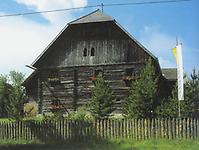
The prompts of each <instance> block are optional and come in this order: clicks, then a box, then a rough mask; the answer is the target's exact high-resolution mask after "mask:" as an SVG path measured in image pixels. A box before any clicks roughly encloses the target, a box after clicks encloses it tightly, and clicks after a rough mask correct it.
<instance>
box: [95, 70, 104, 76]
mask: <svg viewBox="0 0 199 150" xmlns="http://www.w3.org/2000/svg"><path fill="white" fill-rule="evenodd" d="M98 75H100V76H103V71H102V69H97V70H95V72H94V76H95V77H97V76H98Z"/></svg>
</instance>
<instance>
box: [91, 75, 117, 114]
mask: <svg viewBox="0 0 199 150" xmlns="http://www.w3.org/2000/svg"><path fill="white" fill-rule="evenodd" d="M114 99H115V98H114V96H113V92H112V91H111V90H110V88H109V86H108V85H107V83H106V82H105V80H104V78H103V76H102V75H98V76H97V78H96V81H95V87H94V88H93V89H92V97H91V101H90V103H89V107H90V111H91V114H92V115H93V116H94V117H96V118H103V117H107V116H108V115H109V114H110V113H111V112H112V111H113V101H114Z"/></svg>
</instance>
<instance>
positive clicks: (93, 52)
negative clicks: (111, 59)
mask: <svg viewBox="0 0 199 150" xmlns="http://www.w3.org/2000/svg"><path fill="white" fill-rule="evenodd" d="M91 56H95V49H94V48H93V47H92V48H91Z"/></svg>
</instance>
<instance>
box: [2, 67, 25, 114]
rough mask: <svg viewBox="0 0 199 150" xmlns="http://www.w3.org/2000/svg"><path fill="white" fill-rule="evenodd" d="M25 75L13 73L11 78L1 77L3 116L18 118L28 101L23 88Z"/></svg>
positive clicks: (10, 75)
mask: <svg viewBox="0 0 199 150" xmlns="http://www.w3.org/2000/svg"><path fill="white" fill-rule="evenodd" d="M24 77H25V76H24V75H23V74H22V73H20V72H16V71H11V72H10V74H9V76H2V75H1V76H0V103H1V106H0V110H1V112H0V113H1V116H4V117H18V116H19V115H20V113H21V111H22V110H23V104H24V102H25V101H26V100H27V97H26V95H25V89H24V88H23V87H22V86H21V84H22V82H23V80H24Z"/></svg>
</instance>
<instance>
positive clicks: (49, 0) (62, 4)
mask: <svg viewBox="0 0 199 150" xmlns="http://www.w3.org/2000/svg"><path fill="white" fill-rule="evenodd" d="M16 2H18V3H20V4H24V5H27V6H28V7H30V8H31V7H34V8H35V9H36V11H44V10H54V9H67V8H73V7H83V6H86V5H87V0H16ZM65 14H68V15H69V13H65ZM65 14H63V12H62V13H58V12H57V13H44V14H42V15H43V16H44V17H45V18H46V19H47V20H49V21H50V22H56V21H60V20H62V19H63V16H64V15H65Z"/></svg>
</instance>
